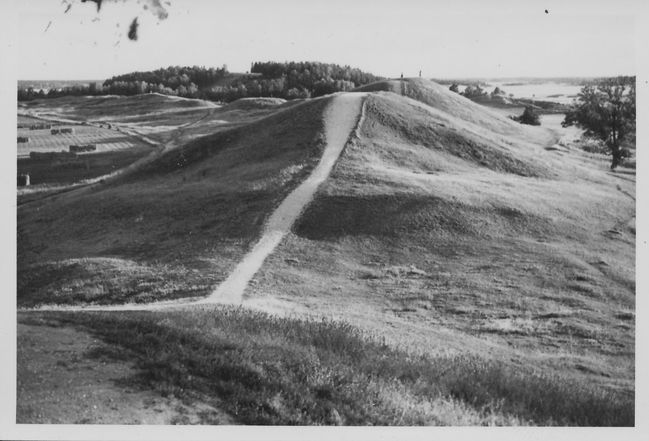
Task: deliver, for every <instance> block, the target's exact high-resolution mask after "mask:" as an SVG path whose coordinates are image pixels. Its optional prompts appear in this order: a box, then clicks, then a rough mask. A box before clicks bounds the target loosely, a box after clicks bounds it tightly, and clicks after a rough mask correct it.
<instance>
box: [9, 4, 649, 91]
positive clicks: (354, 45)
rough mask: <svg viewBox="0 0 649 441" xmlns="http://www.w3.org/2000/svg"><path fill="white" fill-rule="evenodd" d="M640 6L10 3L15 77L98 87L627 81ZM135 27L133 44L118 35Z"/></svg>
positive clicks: (633, 68) (633, 59) (633, 61)
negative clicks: (115, 83)
mask: <svg viewBox="0 0 649 441" xmlns="http://www.w3.org/2000/svg"><path fill="white" fill-rule="evenodd" d="M640 4H641V2H640V1H633V0H618V1H616V2H603V1H602V2H597V1H588V2H586V1H573V2H567V1H545V2H541V1H524V2H521V1H509V0H500V1H490V2H484V1H483V2H479V1H468V0H464V1H463V0H456V1H454V2H447V1H445V2H441V1H415V0H410V1H409V0H402V1H400V2H396V1H385V0H374V1H364V0H347V1H342V0H327V1H324V0H322V1H315V0H314V1H305V0H302V1H299V0H275V1H261V0H236V1H233V0H231V1H228V2H224V1H214V0H212V1H210V0H168V1H166V0H104V1H103V4H102V8H101V11H99V12H97V8H96V5H95V3H92V2H91V1H88V2H86V3H81V1H80V0H63V1H53V0H30V1H17V2H16V3H15V7H16V9H17V11H16V12H17V14H16V15H17V17H16V18H17V21H18V23H17V26H16V32H17V34H16V35H15V37H16V38H15V44H16V49H17V50H16V54H17V58H18V59H17V60H16V70H17V73H18V77H19V78H20V79H26V80H38V79H43V80H44V79H98V80H100V79H105V78H107V77H110V76H113V75H117V74H121V73H126V72H131V71H136V70H151V69H155V68H158V67H164V66H169V65H204V66H221V65H223V64H227V65H228V68H229V70H230V71H233V72H244V71H246V70H248V69H249V68H250V63H251V62H253V61H267V60H277V61H286V60H295V61H323V62H333V63H338V64H349V65H351V66H354V67H359V68H361V69H363V70H366V71H370V72H372V73H375V74H377V75H384V76H390V77H393V76H398V75H399V74H400V73H401V72H403V73H404V75H406V76H416V75H417V74H418V72H419V70H421V71H422V74H423V76H425V77H437V78H442V77H516V76H605V75H618V74H635V72H636V49H635V44H636V36H635V27H636V26H635V19H634V8H636V7H638V5H640ZM68 5H71V8H70V9H69V11H68V12H65V11H66V8H67V6H68ZM156 5H158V6H162V7H163V8H164V9H165V10H166V12H167V13H168V16H167V18H161V17H160V16H159V14H156V10H158V11H159V10H160V8H159V7H156ZM546 9H547V10H548V13H546V12H545V10H546ZM134 17H138V22H139V23H140V26H139V32H138V34H139V38H138V40H137V41H131V40H129V39H128V38H127V37H126V34H127V32H128V28H129V24H130V22H131V20H132V19H133V18H134Z"/></svg>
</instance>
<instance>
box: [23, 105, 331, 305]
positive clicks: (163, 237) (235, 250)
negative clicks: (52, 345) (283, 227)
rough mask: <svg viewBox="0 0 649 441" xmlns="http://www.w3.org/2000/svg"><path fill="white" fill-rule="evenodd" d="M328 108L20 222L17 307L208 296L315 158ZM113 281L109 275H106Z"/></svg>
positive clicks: (208, 143)
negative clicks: (324, 115) (38, 304)
mask: <svg viewBox="0 0 649 441" xmlns="http://www.w3.org/2000/svg"><path fill="white" fill-rule="evenodd" d="M326 104H327V99H320V100H313V101H310V102H306V103H303V104H301V105H298V106H296V107H293V108H291V109H288V110H285V111H283V112H279V113H276V114H274V115H272V116H270V117H268V118H266V119H263V120H261V121H258V122H257V123H254V124H251V125H248V126H246V127H245V128H240V129H233V130H229V131H224V132H219V133H217V134H215V135H212V136H208V137H204V138H201V139H197V140H196V141H193V142H191V143H188V144H186V145H184V146H183V147H182V148H180V149H175V150H173V149H172V150H171V151H169V152H168V153H167V154H165V155H162V156H161V157H159V158H157V159H156V160H155V161H153V162H151V163H149V164H148V165H147V166H146V167H144V168H142V169H140V170H139V171H137V172H135V173H131V174H128V175H127V176H124V177H123V178H121V179H118V180H116V181H114V182H111V183H110V184H105V185H103V186H99V187H95V188H93V189H89V190H88V189H86V190H85V191H84V190H82V191H77V192H72V193H68V194H63V195H60V196H56V197H54V198H51V199H49V200H47V201H46V202H43V203H38V204H32V205H29V206H24V207H21V209H19V212H18V225H19V226H18V301H19V304H25V305H28V304H34V303H42V302H45V303H59V302H62V303H65V302H70V301H98V302H115V301H118V302H119V301H129V300H133V301H147V300H154V299H159V298H169V297H171V298H173V297H178V296H187V295H198V294H207V293H208V292H209V290H210V289H211V288H212V287H213V285H214V284H215V283H216V282H217V281H218V280H219V279H221V278H223V276H224V275H225V274H226V273H227V271H228V270H229V269H230V268H231V266H232V265H233V264H234V263H236V261H237V260H238V259H239V258H240V257H241V255H242V253H243V252H244V251H245V250H246V249H247V247H248V246H249V244H250V242H251V241H252V240H254V239H255V238H256V236H257V234H258V231H259V229H260V227H261V226H262V225H263V222H264V220H265V219H266V217H267V216H268V215H269V213H270V211H271V210H272V208H273V207H274V206H276V205H277V204H279V202H280V201H281V200H282V199H283V197H284V196H285V195H286V194H287V193H288V192H290V190H291V189H292V188H294V187H295V186H296V185H298V183H299V182H300V181H301V180H302V179H303V178H304V177H305V176H307V175H308V173H309V171H310V169H311V168H312V167H313V166H314V164H315V163H316V162H317V160H318V158H319V153H320V151H321V149H322V135H321V131H322V111H323V109H324V107H325V106H326ZM107 275H110V276H109V277H106V276H107Z"/></svg>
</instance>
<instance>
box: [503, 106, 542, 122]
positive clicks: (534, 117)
mask: <svg viewBox="0 0 649 441" xmlns="http://www.w3.org/2000/svg"><path fill="white" fill-rule="evenodd" d="M510 118H511V119H513V120H514V121H518V122H519V123H521V124H529V125H530V126H540V125H541V120H540V118H539V114H538V113H537V112H536V110H534V108H532V107H531V106H526V107H525V110H524V111H523V114H522V115H521V116H512V117H510Z"/></svg>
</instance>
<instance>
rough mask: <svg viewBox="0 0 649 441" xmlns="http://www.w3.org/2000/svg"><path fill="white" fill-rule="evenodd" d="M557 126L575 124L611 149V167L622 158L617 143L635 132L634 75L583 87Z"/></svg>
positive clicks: (587, 134) (620, 148)
mask: <svg viewBox="0 0 649 441" xmlns="http://www.w3.org/2000/svg"><path fill="white" fill-rule="evenodd" d="M561 125H562V126H563V127H568V126H572V125H576V126H578V127H581V128H583V129H584V134H585V135H586V136H587V137H591V138H596V139H599V140H601V141H603V142H604V143H605V144H606V146H607V147H608V149H609V150H610V151H611V156H612V162H611V169H614V168H615V167H617V166H618V165H619V164H620V162H621V160H622V157H623V150H622V147H621V143H622V142H623V141H624V140H626V139H628V138H629V137H631V136H632V135H634V134H635V77H631V78H629V77H619V78H613V79H607V80H604V81H602V82H601V83H599V84H598V85H597V86H593V85H587V86H584V87H583V88H582V89H581V92H580V93H579V95H577V100H576V102H575V104H574V105H573V106H572V108H571V109H570V111H569V112H568V113H566V117H565V119H564V120H563V122H562V123H561Z"/></svg>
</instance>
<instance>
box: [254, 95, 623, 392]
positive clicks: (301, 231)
mask: <svg viewBox="0 0 649 441" xmlns="http://www.w3.org/2000/svg"><path fill="white" fill-rule="evenodd" d="M475 112H476V113H479V112H482V109H481V108H479V107H478V108H476V110H475ZM457 114H458V115H460V114H461V112H459V111H458V112H457ZM490 117H491V116H490V115H482V114H480V115H473V116H472V117H471V118H468V120H462V119H461V118H459V117H458V118H457V119H454V118H452V117H449V116H445V118H442V117H441V116H440V117H437V116H436V114H435V111H430V110H429V109H425V108H422V107H421V105H420V104H419V103H415V102H412V101H411V100H409V99H406V98H403V97H399V96H396V95H394V94H374V95H371V96H369V97H368V99H367V102H366V119H365V123H364V125H363V127H362V130H361V134H362V139H361V141H360V142H359V143H358V144H357V145H354V146H348V148H347V149H346V151H345V152H344V154H343V156H342V158H341V160H340V161H339V163H338V164H337V166H336V168H335V169H334V172H333V175H332V176H331V178H330V180H329V181H328V182H327V184H326V185H325V186H324V188H322V189H321V191H320V192H319V194H318V195H317V197H316V200H314V202H313V203H312V204H311V205H310V206H309V208H308V209H307V211H306V212H305V213H304V215H303V216H302V218H301V220H300V221H299V222H298V224H297V225H296V226H295V228H294V231H293V232H294V234H293V235H292V236H291V237H289V238H288V239H287V240H286V241H285V242H284V243H283V244H282V245H281V246H280V249H279V250H278V252H276V253H275V254H274V255H273V256H271V258H270V259H269V260H268V261H267V262H266V264H265V266H264V267H263V268H262V271H261V272H260V273H259V274H258V275H257V277H256V280H255V283H254V284H253V286H251V288H250V289H249V291H248V293H247V295H248V299H249V303H250V304H253V305H259V306H260V307H262V308H263V307H271V306H272V307H274V308H279V309H282V308H285V309H286V310H294V309H299V310H300V311H302V312H303V313H305V314H316V315H317V314H325V315H328V316H332V317H336V318H339V319H344V320H348V321H350V322H352V323H356V324H358V325H359V326H362V327H364V328H366V329H371V330H373V331H374V332H381V333H382V334H384V335H387V336H389V338H391V339H393V341H394V342H395V343H396V344H400V345H406V346H408V347H411V348H412V349H414V350H421V351H426V352H428V351H433V352H437V351H441V352H446V351H466V350H470V351H475V352H478V353H481V354H482V355H483V356H486V357H493V358H503V357H504V358H507V359H512V360H514V362H515V363H523V364H528V363H531V364H533V365H534V366H537V367H540V368H541V369H550V370H556V371H558V372H561V373H562V374H563V375H568V376H573V377H575V378H579V379H583V378H587V379H588V380H586V381H588V382H591V383H592V384H600V385H602V386H604V387H608V388H612V389H620V390H623V391H625V392H624V393H632V391H633V381H634V367H633V365H634V356H633V354H634V320H635V315H634V305H635V282H634V275H635V271H634V263H635V262H634V240H635V207H634V196H633V195H634V194H635V188H634V181H633V179H631V180H628V177H629V175H626V174H624V173H623V172H621V173H618V174H611V173H609V172H608V171H606V164H605V163H604V162H603V161H600V162H596V160H591V159H588V158H586V157H585V156H583V155H582V154H580V153H579V152H577V151H557V150H551V151H549V150H546V147H548V146H547V144H545V145H544V144H532V143H526V142H524V141H520V142H519V141H518V140H517V139H516V138H513V137H509V138H505V139H504V140H503V141H499V135H494V134H493V132H492V135H491V136H488V135H487V134H482V133H474V132H472V131H471V128H472V127H473V121H477V120H481V119H484V120H486V119H488V118H490ZM442 124H443V125H444V126H442ZM489 127H490V126H485V128H489ZM526 130H527V129H526ZM534 130H535V131H538V133H537V134H535V135H533V136H534V138H533V139H544V137H548V134H547V133H545V132H544V131H543V129H538V128H537V129H534ZM546 139H550V140H551V139H552V137H549V138H546Z"/></svg>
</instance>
